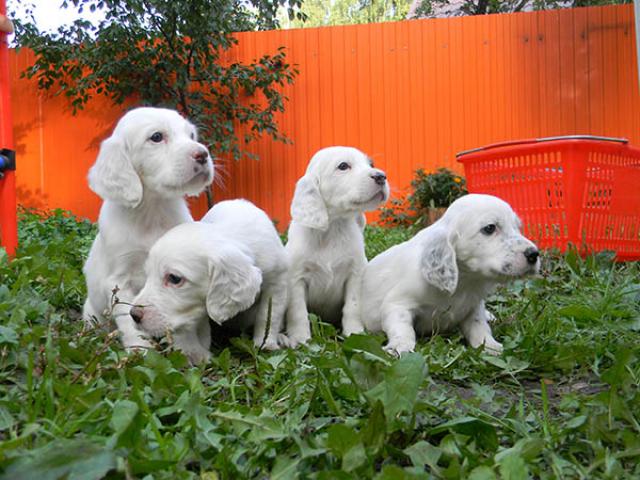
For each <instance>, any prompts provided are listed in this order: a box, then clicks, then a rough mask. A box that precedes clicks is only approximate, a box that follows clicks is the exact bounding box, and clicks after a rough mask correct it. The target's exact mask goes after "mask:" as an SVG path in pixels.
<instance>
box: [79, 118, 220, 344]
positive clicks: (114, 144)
mask: <svg viewBox="0 0 640 480" xmlns="http://www.w3.org/2000/svg"><path fill="white" fill-rule="evenodd" d="M213 175H214V168H213V163H212V161H211V158H210V156H209V152H208V151H207V149H206V147H205V146H204V145H202V144H200V143H198V141H197V134H196V129H195V127H194V126H193V125H192V124H191V123H189V122H188V121H187V120H185V119H184V118H183V117H181V116H180V115H179V114H178V113H177V112H175V111H173V110H166V109H160V108H147V107H143V108H136V109H134V110H131V111H130V112H128V113H127V114H126V115H124V116H123V117H122V118H121V119H120V121H119V122H118V124H117V125H116V128H115V129H114V131H113V134H112V135H111V137H109V138H108V139H106V140H105V141H104V142H102V145H101V146H100V152H99V154H98V158H97V159H96V163H95V165H94V166H93V167H92V168H91V170H90V171H89V187H90V188H91V189H92V190H93V191H94V192H96V193H97V194H98V195H99V196H100V197H102V199H103V200H104V203H103V204H102V208H101V209H100V216H99V219H98V227H99V231H100V233H99V234H98V236H97V237H96V239H95V241H94V242H93V245H92V247H91V251H90V253H89V258H87V261H86V263H85V265H84V269H83V270H84V275H85V277H86V281H87V294H88V295H87V301H86V302H85V305H84V312H83V317H84V319H85V321H86V322H88V323H93V322H95V321H101V320H103V318H104V313H105V312H106V311H108V310H109V309H110V307H111V299H112V296H113V293H112V292H113V290H114V289H115V288H116V287H117V288H118V292H117V297H118V299H119V300H120V301H121V302H131V301H132V300H133V298H134V297H135V296H136V294H137V293H138V292H139V291H140V289H141V288H142V285H143V284H144V268H143V267H144V262H145V260H146V258H147V254H148V252H149V249H150V248H151V245H153V243H154V242H155V241H156V240H157V239H158V238H159V237H160V236H161V235H162V234H164V233H165V232H166V231H167V230H169V229H170V228H172V227H174V226H175V225H178V224H180V223H184V222H189V221H191V220H192V217H191V214H190V213H189V209H188V208H187V204H186V202H185V200H184V196H185V195H197V194H198V193H200V192H201V191H202V190H203V189H204V188H205V187H206V186H207V185H209V184H210V183H211V181H212V180H213ZM129 309H130V307H129V306H127V305H125V304H116V305H115V307H114V309H113V312H112V315H113V317H114V318H115V321H116V323H117V325H118V329H119V330H120V333H121V335H122V342H123V344H124V345H125V346H126V347H136V346H148V342H147V341H146V340H144V339H143V338H142V337H141V336H140V332H139V331H138V330H136V328H135V325H134V324H133V321H132V320H131V317H130V316H129Z"/></svg>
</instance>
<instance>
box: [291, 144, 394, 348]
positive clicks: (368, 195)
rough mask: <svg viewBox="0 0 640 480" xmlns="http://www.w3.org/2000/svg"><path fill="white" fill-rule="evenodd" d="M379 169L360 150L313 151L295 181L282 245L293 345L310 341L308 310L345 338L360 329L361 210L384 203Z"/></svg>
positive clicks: (383, 183) (363, 262)
mask: <svg viewBox="0 0 640 480" xmlns="http://www.w3.org/2000/svg"><path fill="white" fill-rule="evenodd" d="M388 196H389V187H388V185H387V181H386V176H385V174H384V172H383V171H381V170H378V169H377V168H373V163H372V161H371V159H370V158H369V157H367V156H366V155H365V154H364V153H362V152H361V151H359V150H357V149H355V148H351V147H329V148H325V149H322V150H320V151H319V152H317V153H316V154H315V155H314V156H313V158H312V159H311V161H310V162H309V166H308V168H307V171H306V173H305V175H304V176H303V177H302V178H300V180H298V183H297V184H296V190H295V193H294V196H293V201H292V203H291V217H292V222H291V225H290V227H289V240H288V243H287V245H286V249H287V253H288V254H289V258H290V260H291V271H290V280H291V284H290V288H291V292H290V301H289V308H288V311H287V334H288V337H289V340H290V342H291V345H292V346H295V345H297V344H299V343H304V342H306V341H307V340H308V339H309V338H311V330H310V325H309V316H308V312H309V311H310V312H313V313H315V314H317V315H319V316H320V317H321V318H322V319H323V320H324V321H329V322H334V323H337V322H338V321H339V320H340V318H341V317H342V329H343V333H344V334H345V335H349V334H351V333H355V332H361V331H362V330H363V327H362V324H361V323H360V320H359V309H360V306H359V304H358V298H359V288H360V282H361V274H362V271H363V269H364V266H365V265H366V263H367V260H366V257H365V254H364V238H363V234H362V231H363V229H364V225H365V218H364V215H363V213H362V212H364V211H367V210H372V209H374V208H376V207H377V206H378V205H379V204H381V203H382V202H384V201H386V200H387V197H388Z"/></svg>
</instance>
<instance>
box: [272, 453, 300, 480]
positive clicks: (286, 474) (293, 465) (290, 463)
mask: <svg viewBox="0 0 640 480" xmlns="http://www.w3.org/2000/svg"><path fill="white" fill-rule="evenodd" d="M299 464H300V459H299V458H291V457H285V456H282V455H281V456H278V458H276V461H275V463H274V465H273V469H272V470H271V475H270V477H269V478H270V479H271V480H290V479H295V478H298V472H297V468H298V465H299Z"/></svg>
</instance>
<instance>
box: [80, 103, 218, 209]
mask: <svg viewBox="0 0 640 480" xmlns="http://www.w3.org/2000/svg"><path fill="white" fill-rule="evenodd" d="M213 175H214V168H213V163H212V161H211V157H210V156H209V152H208V151H207V149H206V147H205V146H204V145H202V144H201V143H198V141H197V132H196V129H195V127H194V126H193V125H192V124H191V123H190V122H188V121H187V120H185V119H184V118H183V117H182V116H180V114H178V112H176V111H174V110H168V109H164V108H151V107H141V108H136V109H134V110H131V111H129V112H128V113H126V114H125V115H124V116H123V117H122V118H121V119H120V120H119V121H118V124H117V125H116V128H115V129H114V131H113V134H112V135H111V137H109V138H108V139H106V140H105V141H104V142H102V145H101V146H100V152H99V153H98V158H97V159H96V163H95V164H94V165H93V167H91V169H90V170H89V187H90V188H91V189H92V190H93V191H94V192H96V193H97V194H98V195H100V197H102V198H103V199H108V200H112V201H115V202H118V203H121V204H123V205H125V206H127V207H130V208H134V207H136V206H138V205H139V204H140V202H141V201H142V199H143V196H144V195H145V193H150V194H154V195H158V196H160V197H163V198H172V197H182V196H184V195H197V194H198V193H200V192H201V191H202V190H203V189H204V188H205V187H206V186H207V185H209V184H210V183H211V181H212V180H213Z"/></svg>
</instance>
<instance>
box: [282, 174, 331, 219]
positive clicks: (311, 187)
mask: <svg viewBox="0 0 640 480" xmlns="http://www.w3.org/2000/svg"><path fill="white" fill-rule="evenodd" d="M291 218H292V219H293V220H294V221H296V222H298V223H300V224H301V225H304V226H305V227H309V228H315V229H318V230H326V229H327V228H328V227H329V214H328V213H327V207H326V206H325V204H324V200H322V196H321V195H320V187H319V185H318V181H317V180H316V179H315V178H313V177H311V176H310V175H305V176H304V177H302V178H301V179H300V180H298V183H296V190H295V192H294V194H293V200H292V201H291Z"/></svg>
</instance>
